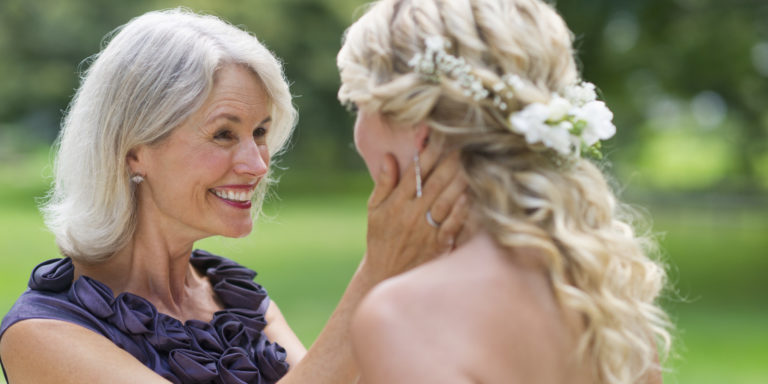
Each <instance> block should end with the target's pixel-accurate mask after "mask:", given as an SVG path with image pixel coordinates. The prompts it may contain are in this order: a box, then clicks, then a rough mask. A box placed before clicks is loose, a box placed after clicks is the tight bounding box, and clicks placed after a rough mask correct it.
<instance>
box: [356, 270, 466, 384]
mask: <svg viewBox="0 0 768 384" xmlns="http://www.w3.org/2000/svg"><path fill="white" fill-rule="evenodd" d="M410 293H411V291H410V289H409V287H407V281H400V282H391V283H388V284H385V285H383V286H379V287H377V288H375V289H374V290H373V291H372V292H371V293H370V294H369V295H368V296H367V297H366V298H365V299H364V300H363V302H362V303H361V304H360V306H359V308H358V310H357V311H356V313H355V315H354V317H353V320H352V326H351V330H352V344H353V349H354V354H355V358H356V361H357V364H358V367H359V369H360V374H361V382H364V383H366V384H380V383H381V384H384V383H403V384H408V383H424V384H430V383H446V384H454V383H455V384H464V383H471V382H473V381H472V380H471V378H470V377H469V376H468V375H467V374H466V373H465V372H464V371H463V369H462V366H461V365H460V364H459V363H460V358H461V357H460V356H457V355H456V354H452V353H443V354H441V353H440V352H441V351H446V350H450V349H451V347H450V345H451V339H450V338H449V337H446V336H447V335H445V334H443V332H442V331H441V330H438V329H432V327H428V326H427V325H428V324H430V323H432V321H431V320H430V319H425V318H424V317H423V316H424V315H426V314H427V313H428V311H425V310H424V308H420V307H419V304H422V305H423V304H424V303H423V302H420V300H419V298H418V297H415V296H418V295H415V296H412V295H410ZM433 325H436V324H433Z"/></svg>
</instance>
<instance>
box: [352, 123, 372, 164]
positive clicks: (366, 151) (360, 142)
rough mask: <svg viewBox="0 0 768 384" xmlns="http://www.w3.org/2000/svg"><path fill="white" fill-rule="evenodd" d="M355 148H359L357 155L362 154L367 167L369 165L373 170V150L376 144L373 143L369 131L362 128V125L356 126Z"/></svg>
mask: <svg viewBox="0 0 768 384" xmlns="http://www.w3.org/2000/svg"><path fill="white" fill-rule="evenodd" d="M354 136H355V147H356V148H357V153H359V154H360V157H362V158H363V160H364V161H365V163H366V165H368V168H369V169H372V168H371V162H373V161H374V160H375V159H374V158H375V156H374V153H373V150H374V148H375V147H374V143H373V142H372V138H371V134H370V132H369V130H368V129H366V128H362V126H361V124H359V123H358V124H355V132H354Z"/></svg>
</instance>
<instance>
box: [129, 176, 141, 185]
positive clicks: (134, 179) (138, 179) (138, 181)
mask: <svg viewBox="0 0 768 384" xmlns="http://www.w3.org/2000/svg"><path fill="white" fill-rule="evenodd" d="M131 181H132V182H134V183H135V184H141V182H142V181H144V176H141V175H133V176H131Z"/></svg>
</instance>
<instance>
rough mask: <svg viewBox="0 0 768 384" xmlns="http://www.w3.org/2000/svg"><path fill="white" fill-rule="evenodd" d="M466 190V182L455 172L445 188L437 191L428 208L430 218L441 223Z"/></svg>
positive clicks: (460, 174)
mask: <svg viewBox="0 0 768 384" xmlns="http://www.w3.org/2000/svg"><path fill="white" fill-rule="evenodd" d="M466 189H467V181H466V179H465V178H464V176H463V174H462V173H461V172H456V173H455V174H454V176H453V178H452V179H450V184H448V186H447V187H444V188H442V190H438V193H439V194H438V196H437V198H436V199H435V201H434V202H433V203H432V205H431V206H430V207H429V212H430V215H431V216H432V218H433V219H434V220H435V221H436V222H438V223H442V222H443V221H444V220H445V219H446V218H447V217H448V214H449V213H451V209H453V206H454V205H455V204H456V202H457V200H458V199H459V197H460V196H461V195H462V194H463V193H464V191H465V190H466Z"/></svg>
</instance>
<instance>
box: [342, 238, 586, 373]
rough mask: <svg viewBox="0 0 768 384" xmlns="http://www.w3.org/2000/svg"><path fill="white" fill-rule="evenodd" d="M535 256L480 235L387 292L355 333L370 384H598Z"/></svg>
mask: <svg viewBox="0 0 768 384" xmlns="http://www.w3.org/2000/svg"><path fill="white" fill-rule="evenodd" d="M533 260H535V259H534V258H532V257H531V256H530V255H525V254H514V255H511V254H509V253H508V252H506V251H504V250H502V249H501V248H499V247H498V246H496V244H495V243H494V242H493V241H492V240H491V238H490V237H489V236H487V235H482V234H481V235H477V236H475V237H473V238H472V239H471V240H470V241H469V242H468V243H466V244H465V245H464V246H462V247H460V248H459V249H457V250H456V251H454V252H452V253H451V254H448V255H445V256H443V257H441V258H439V259H437V260H435V261H433V262H431V263H428V264H425V265H424V266H422V267H420V268H417V269H415V270H413V271H411V272H408V273H406V274H403V275H401V276H399V277H396V278H393V279H391V280H388V281H387V282H385V283H384V284H382V285H380V286H379V287H378V288H377V289H376V290H375V291H374V292H372V294H371V295H370V296H369V297H368V298H367V299H366V301H365V302H364V304H363V306H362V307H361V309H360V311H359V312H358V314H357V317H356V319H355V323H354V325H353V332H354V334H353V336H354V339H355V340H354V342H355V347H356V353H357V355H358V360H359V363H360V365H361V370H362V372H363V378H364V381H365V382H366V383H385V382H399V383H417V382H418V383H489V384H490V383H517V382H519V383H562V382H569V383H589V382H592V380H591V376H590V374H589V370H588V368H586V365H585V364H583V363H582V362H581V361H580V360H579V359H578V357H577V356H576V353H575V351H576V344H577V339H578V335H579V332H580V325H579V320H578V317H577V316H575V314H573V313H570V312H569V311H566V310H563V309H562V308H560V306H559V305H558V304H557V302H556V300H555V297H554V295H553V292H552V290H551V288H550V284H549V282H548V278H547V276H546V275H545V272H544V269H543V268H540V267H539V266H538V265H537V263H535V262H533Z"/></svg>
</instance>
